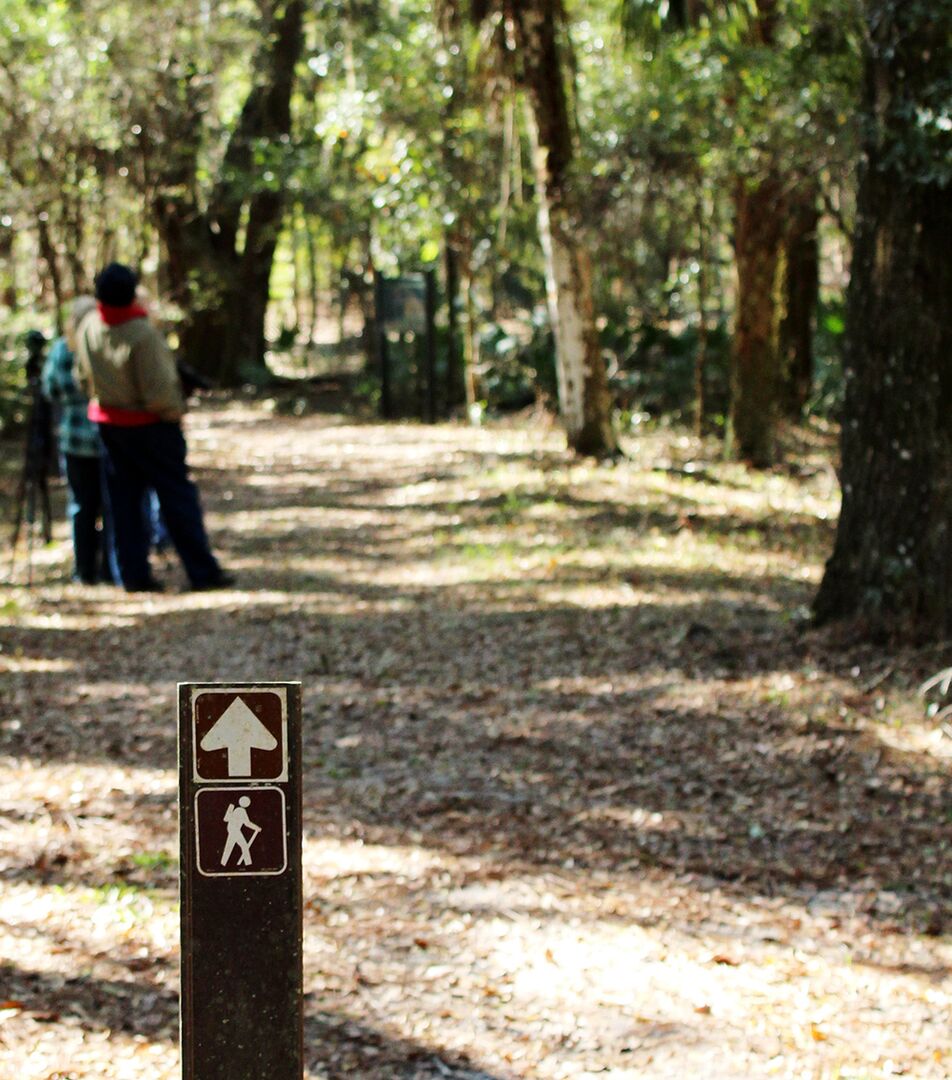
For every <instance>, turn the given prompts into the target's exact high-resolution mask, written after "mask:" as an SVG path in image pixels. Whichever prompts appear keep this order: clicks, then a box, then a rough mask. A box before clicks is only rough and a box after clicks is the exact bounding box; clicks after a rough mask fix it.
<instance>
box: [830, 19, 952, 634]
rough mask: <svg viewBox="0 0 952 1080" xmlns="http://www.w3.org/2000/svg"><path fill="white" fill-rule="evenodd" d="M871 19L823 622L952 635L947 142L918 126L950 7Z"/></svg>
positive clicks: (941, 68)
mask: <svg viewBox="0 0 952 1080" xmlns="http://www.w3.org/2000/svg"><path fill="white" fill-rule="evenodd" d="M867 18H868V31H869V33H868V37H867V44H866V49H867V51H866V56H865V92H864V103H863V110H864V114H865V119H866V121H867V128H866V144H865V155H864V166H863V169H862V172H861V176H860V184H859V191H858V195H857V225H856V241H855V248H854V255H853V269H852V278H851V281H850V287H849V293H848V298H847V336H846V354H845V377H846V397H845V401H844V413H843V428H842V472H841V482H842V488H843V507H842V512H841V515H840V521H839V526H838V529H837V534H836V543H835V547H834V551H833V555H832V557H831V558H830V560H829V562H828V563H827V566H826V573H825V575H824V577H823V582H822V584H821V586H820V591H819V594H818V596H817V598H816V603H815V613H816V616H817V619H818V620H819V621H821V622H822V621H825V620H829V619H835V618H844V617H855V618H857V619H858V620H859V621H860V623H861V624H865V626H866V628H867V629H868V630H869V631H870V632H874V633H881V632H884V631H889V632H891V633H893V634H899V635H906V634H910V635H919V634H949V633H950V632H952V425H950V424H949V402H950V401H952V364H950V361H949V357H950V356H952V323H950V321H949V318H948V302H949V297H950V296H952V261H950V260H949V249H950V246H952V199H950V198H949V188H948V182H949V180H950V176H949V175H948V173H949V168H948V165H946V167H945V169H943V168H941V167H939V162H941V161H942V160H945V161H946V162H947V161H948V157H947V156H945V158H944V159H943V155H942V153H941V150H942V147H941V143H942V141H943V139H945V140H947V138H948V137H947V136H945V135H944V134H942V133H941V129H940V127H939V125H938V124H935V126H934V127H933V129H932V130H931V131H930V130H929V127H928V124H925V122H924V120H923V118H924V117H928V116H930V115H932V116H935V115H941V112H940V106H941V100H942V97H941V86H942V79H944V78H945V77H946V75H947V73H948V71H949V70H950V68H952V44H950V41H952V33H950V31H952V5H950V3H949V2H948V0H943V3H941V4H939V5H935V4H930V5H925V4H923V3H921V2H916V0H910V2H907V3H904V4H895V3H893V2H891V0H888V2H887V0H870V3H869V4H868V10H867ZM924 124H925V126H924ZM946 148H947V147H946Z"/></svg>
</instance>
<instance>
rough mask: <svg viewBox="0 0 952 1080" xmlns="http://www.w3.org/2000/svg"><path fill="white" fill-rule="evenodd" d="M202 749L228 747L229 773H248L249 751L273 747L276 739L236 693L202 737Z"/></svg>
mask: <svg viewBox="0 0 952 1080" xmlns="http://www.w3.org/2000/svg"><path fill="white" fill-rule="evenodd" d="M200 745H201V748H202V749H203V750H227V751H228V775H229V776H251V751H252V750H273V749H274V748H275V747H276V746H277V745H278V740H277V739H276V738H275V737H274V736H273V735H272V734H271V732H270V731H268V729H267V728H266V727H265V726H264V724H262V723H261V721H260V720H259V719H258V717H257V716H255V714H254V713H253V712H252V711H251V709H249V708H248V706H247V705H246V704H245V703H244V702H243V701H242V700H241V698H240V697H236V698H235V700H234V701H233V702H232V703H231V704H230V705H229V706H228V708H227V709H225V711H224V712H223V713H222V714H221V716H219V718H218V719H217V720H216V721H215V723H214V724H213V725H212V727H211V729H210V730H209V731H208V732H207V734H206V735H205V738H204V739H202V741H201V743H200Z"/></svg>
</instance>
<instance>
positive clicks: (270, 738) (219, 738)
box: [192, 687, 288, 783]
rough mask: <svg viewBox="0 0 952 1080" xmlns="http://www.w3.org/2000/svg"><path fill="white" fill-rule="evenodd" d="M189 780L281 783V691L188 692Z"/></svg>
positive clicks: (284, 737) (284, 741)
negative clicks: (191, 761) (190, 729)
mask: <svg viewBox="0 0 952 1080" xmlns="http://www.w3.org/2000/svg"><path fill="white" fill-rule="evenodd" d="M192 695H193V697H192V725H193V732H192V749H193V753H194V763H195V769H194V775H193V777H192V778H193V780H195V781H198V782H202V781H204V782H208V783H221V782H224V781H229V780H231V781H234V780H248V781H256V780H271V781H284V780H287V778H288V722H287V717H288V709H287V693H286V691H285V690H284V688H283V687H275V688H267V689H266V688H264V687H252V688H250V689H241V688H237V687H236V688H231V687H228V688H224V689H221V690H219V689H217V688H216V689H215V690H204V689H197V688H196V689H193V691H192Z"/></svg>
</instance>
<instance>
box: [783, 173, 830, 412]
mask: <svg viewBox="0 0 952 1080" xmlns="http://www.w3.org/2000/svg"><path fill="white" fill-rule="evenodd" d="M788 207H789V210H788V213H787V228H786V232H785V235H784V239H783V247H784V269H785V288H784V299H785V303H784V313H783V318H782V320H781V323H780V377H781V391H780V405H781V407H782V408H783V410H784V412H786V413H787V415H788V416H790V417H792V418H794V419H795V418H797V417H799V416H800V415H801V414H802V413H803V409H804V406H805V405H806V403H807V401H808V400H809V398H810V391H811V389H812V387H813V329H814V324H815V321H816V304H817V299H818V297H819V294H820V244H819V236H818V227H819V223H820V213H819V193H818V191H817V185H816V183H815V182H814V181H812V180H809V181H807V182H806V183H805V184H804V185H803V186H801V187H800V189H799V190H797V191H795V192H794V193H793V195H792V196H791V197H790V198H789V200H788Z"/></svg>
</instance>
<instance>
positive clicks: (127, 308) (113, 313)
mask: <svg viewBox="0 0 952 1080" xmlns="http://www.w3.org/2000/svg"><path fill="white" fill-rule="evenodd" d="M138 280H139V279H138V276H137V274H136V272H135V271H134V270H133V269H132V268H131V267H128V266H125V265H123V264H122V263H110V264H109V265H108V266H107V267H105V268H104V269H103V270H101V271H100V272H99V273H98V274H97V275H96V279H95V287H96V293H95V295H96V300H97V307H96V310H95V311H93V312H90V313H89V314H88V315H87V316H86V317H85V318H84V319H83V320H82V322H81V323H80V324H79V327H78V328H77V331H76V357H77V361H78V368H79V377H80V383H81V385H82V387H83V389H84V390H85V392H86V394H87V395H88V397H89V419H90V420H92V421H94V422H95V423H96V424H98V426H99V435H100V438H101V440H102V445H103V467H104V474H105V491H106V498H107V501H108V504H109V508H110V510H111V513H112V521H113V527H114V529H115V548H116V559H117V562H118V568H119V574H120V577H121V579H122V585H123V587H124V588H125V589H126V590H127V591H128V592H143V591H146V592H154V591H159V590H161V588H162V586H161V584H160V583H159V582H158V581H156V579H155V578H154V577H153V575H152V571H151V568H150V566H149V532H148V527H147V524H146V521H145V519H144V516H143V513H142V506H143V499H144V497H145V494H146V492H147V491H148V489H149V488H152V489H154V490H155V493H156V495H157V496H158V501H159V506H160V508H161V512H162V517H163V519H164V521H165V525H166V527H167V529H168V533H169V536H170V538H171V540H172V544H173V545H174V547H175V550H176V551H177V552H178V554H179V557H180V558H181V560H182V564H183V566H184V567H185V572H186V574H187V575H188V579H189V582H190V585H191V588H192V589H219V588H223V587H227V586H228V585H231V584H232V583H233V579H232V578H231V577H230V576H229V575H227V574H225V573H224V572H223V571H222V569H221V567H220V566H219V564H218V560H217V559H216V558H215V556H214V555H213V554H212V551H211V547H210V545H209V542H208V535H207V533H206V532H205V524H204V519H203V515H202V507H201V503H200V501H199V497H198V489H197V488H196V487H195V484H194V483H193V482H192V481H191V480H190V479H189V475H188V467H187V465H186V460H185V458H186V446H185V437H184V435H183V434H182V426H181V418H182V414H183V412H184V410H185V403H184V400H183V396H182V389H181V385H180V382H179V376H178V371H177V369H176V366H175V358H174V356H173V355H172V352H171V350H170V349H169V347H168V345H167V344H166V342H165V339H164V337H163V336H162V334H161V333H160V331H159V330H158V329H157V328H156V327H155V326H154V325H153V324H152V323H151V322H150V320H149V317H148V312H147V311H146V310H145V308H143V307H142V306H141V305H140V304H138V303H136V286H137V285H138Z"/></svg>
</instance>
